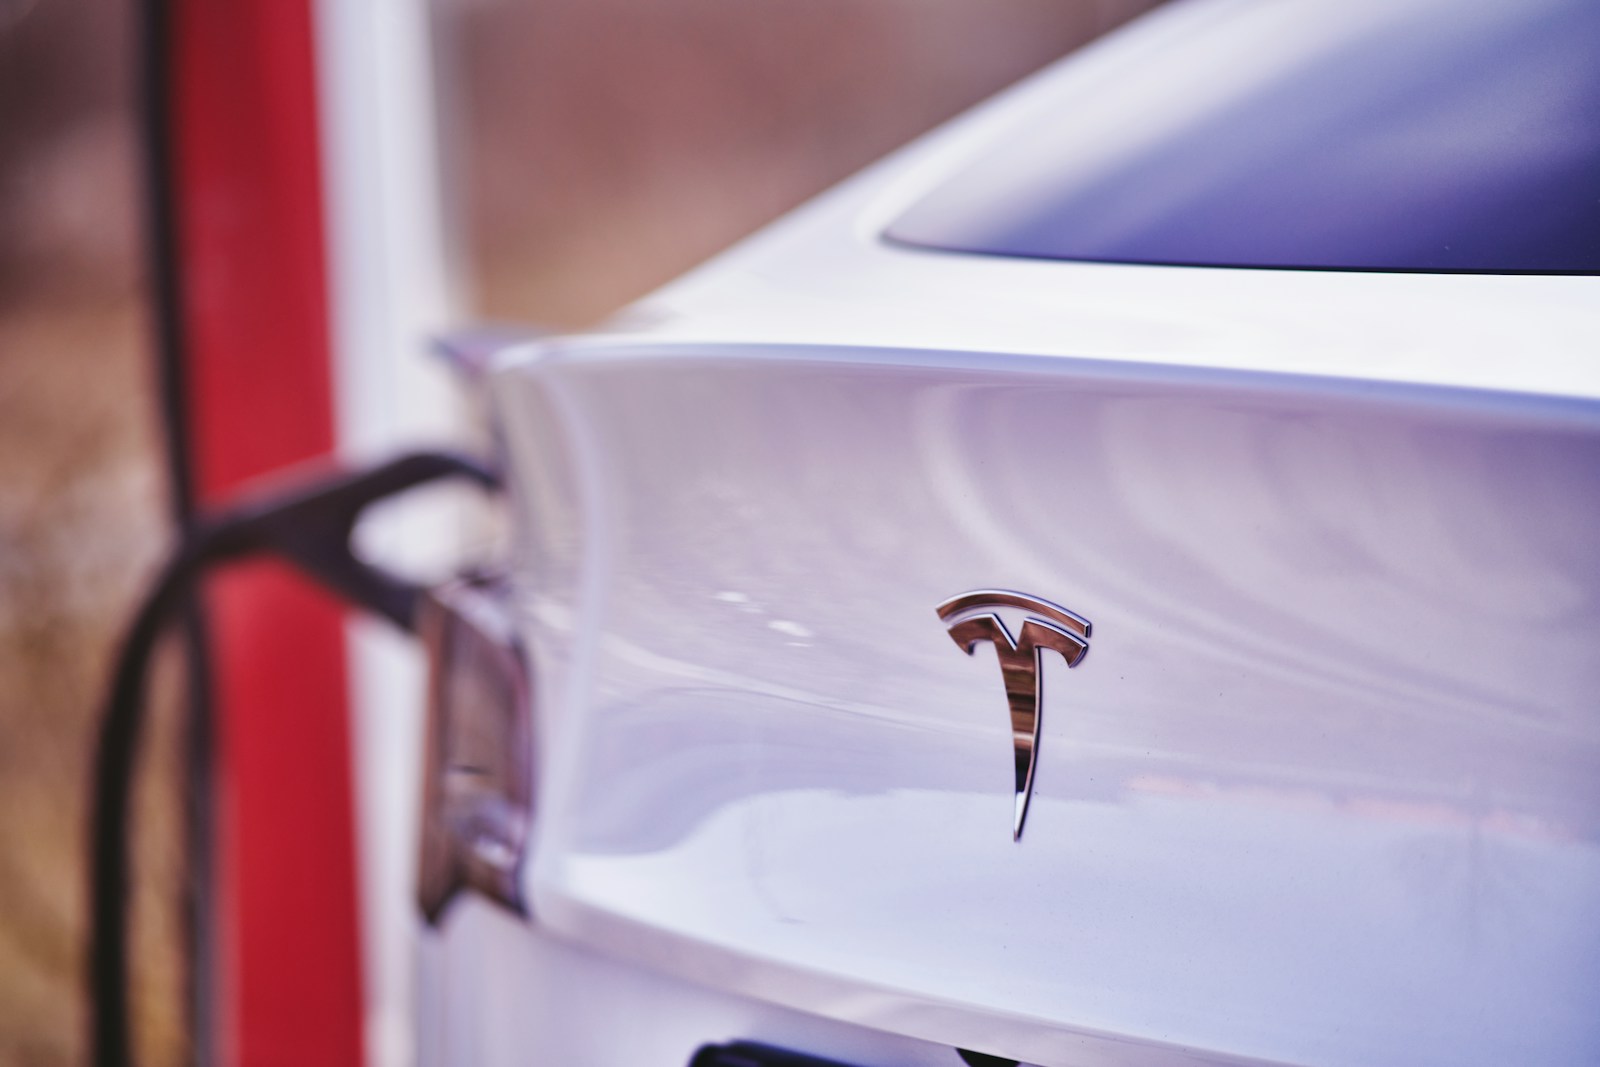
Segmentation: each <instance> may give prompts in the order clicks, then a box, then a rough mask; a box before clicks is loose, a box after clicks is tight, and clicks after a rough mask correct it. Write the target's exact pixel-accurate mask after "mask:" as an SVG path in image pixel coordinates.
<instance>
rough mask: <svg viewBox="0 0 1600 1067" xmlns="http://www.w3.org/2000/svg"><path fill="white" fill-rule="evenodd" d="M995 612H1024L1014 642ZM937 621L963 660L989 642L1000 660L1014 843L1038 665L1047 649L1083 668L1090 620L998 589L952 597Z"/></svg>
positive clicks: (1039, 697) (1024, 811) (1035, 716)
mask: <svg viewBox="0 0 1600 1067" xmlns="http://www.w3.org/2000/svg"><path fill="white" fill-rule="evenodd" d="M997 608H1015V609H1018V610H1021V611H1023V612H1026V618H1025V619H1024V621H1023V623H1022V626H1021V628H1020V629H1019V630H1018V631H1017V636H1016V637H1012V636H1011V631H1009V630H1007V629H1006V626H1005V623H1003V622H1001V621H1000V616H999V615H996V614H995V610H996V609H997ZM939 618H941V619H943V620H944V623H945V626H946V627H947V628H948V629H949V631H950V636H951V637H952V638H954V639H955V642H956V644H957V645H959V646H961V648H962V649H963V650H964V651H965V652H966V653H967V655H969V656H970V655H972V652H973V650H974V649H975V648H977V647H978V642H979V641H988V642H989V643H990V644H992V645H994V651H995V654H996V655H997V656H999V658H1000V676H1001V678H1002V679H1004V681H1005V685H1006V703H1007V704H1009V705H1010V706H1011V748H1012V756H1013V758H1014V759H1015V761H1016V774H1017V796H1016V808H1015V815H1014V818H1013V821H1012V824H1011V839H1012V840H1013V841H1015V840H1017V839H1019V838H1020V837H1022V823H1023V820H1025V819H1026V818H1027V817H1028V799H1029V798H1030V797H1031V796H1033V766H1034V763H1035V762H1036V761H1037V759H1038V755H1039V708H1040V705H1041V703H1042V702H1043V700H1044V688H1043V681H1042V679H1041V677H1040V670H1039V668H1040V666H1041V660H1043V658H1044V653H1045V649H1049V650H1050V651H1051V652H1055V653H1057V654H1058V655H1060V656H1061V658H1062V659H1064V660H1066V661H1067V666H1068V667H1076V666H1077V665H1078V664H1079V663H1081V662H1083V657H1084V654H1085V653H1087V652H1088V651H1089V629H1090V627H1089V620H1088V619H1085V618H1083V617H1082V616H1081V615H1075V614H1073V613H1072V612H1070V611H1068V610H1067V609H1066V608H1063V607H1058V606H1056V605H1055V604H1052V603H1050V602H1049V601H1048V600H1040V599H1039V598H1038V597H1031V596H1028V595H1026V594H1024V593H1008V592H1006V591H1005V590H1001V589H980V590H978V591H976V592H972V593H962V594H961V595H960V596H955V597H951V598H950V599H949V600H946V601H945V602H944V603H943V604H940V605H939Z"/></svg>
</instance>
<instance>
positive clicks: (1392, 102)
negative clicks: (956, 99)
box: [888, 0, 1600, 273]
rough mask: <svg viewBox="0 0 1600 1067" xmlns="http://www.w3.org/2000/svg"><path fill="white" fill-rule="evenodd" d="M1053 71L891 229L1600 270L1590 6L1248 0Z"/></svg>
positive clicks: (1596, 88)
mask: <svg viewBox="0 0 1600 1067" xmlns="http://www.w3.org/2000/svg"><path fill="white" fill-rule="evenodd" d="M1204 10H1206V9H1193V10H1191V12H1190V13H1188V15H1187V17H1189V18H1190V19H1191V21H1197V22H1198V24H1197V25H1196V26H1193V27H1190V28H1189V29H1190V32H1187V33H1184V34H1168V38H1169V39H1168V40H1167V41H1166V42H1165V43H1163V44H1161V45H1160V46H1158V47H1155V48H1152V49H1147V50H1146V52H1145V53H1144V54H1143V56H1142V58H1141V59H1140V60H1139V61H1136V62H1132V63H1128V64H1123V65H1122V66H1121V67H1120V68H1119V70H1118V75H1119V77H1118V79H1117V80H1114V81H1113V80H1109V79H1106V78H1104V77H1101V78H1100V79H1099V80H1098V81H1096V80H1094V78H1093V77H1089V78H1080V79H1079V82H1078V83H1076V84H1074V83H1064V84H1063V85H1062V92H1061V93H1060V95H1059V97H1058V99H1057V100H1056V102H1055V103H1056V110H1055V111H1053V112H1048V113H1046V114H1045V115H1043V117H1041V116H1039V115H1035V116H1034V117H1033V119H1032V120H1031V121H1029V122H1026V123H1024V125H1025V127H1026V128H1024V129H1021V130H1018V131H1016V132H1014V133H1012V134H1011V135H1009V137H1007V138H1004V139H1002V141H1001V142H1000V143H998V144H995V145H993V146H991V147H990V148H989V149H988V150H987V151H985V152H983V153H982V154H981V158H979V159H978V161H977V162H976V163H974V164H972V165H969V167H968V168H967V169H966V170H964V171H962V172H959V173H957V174H956V175H955V177H953V178H952V179H950V180H949V181H947V182H946V183H945V184H944V185H942V186H940V187H939V188H937V189H935V190H934V191H933V192H932V193H931V194H929V195H927V196H926V197H924V198H923V199H922V200H921V201H920V202H918V203H916V204H915V205H914V206H913V207H912V208H911V209H910V210H909V211H908V212H906V214H905V215H903V216H902V217H901V218H899V219H898V220H897V221H896V222H895V223H894V224H893V225H892V226H891V227H890V228H889V231H888V237H889V238H890V239H891V240H893V241H897V242H901V243H905V244H910V245H919V246H925V247H931V248H940V249H947V250H952V251H964V252H982V253H993V254H997V255H1007V256H1036V257H1045V258H1050V259H1080V260H1101V261H1116V262H1137V263H1171V264H1197V265H1218V266H1254V267H1317V268H1345V269H1364V270H1405V271H1495V272H1501V271H1505V272H1509V271H1530V272H1541V273H1543V272H1586V273H1587V272H1595V271H1600V0H1505V2H1478V0H1423V2H1420V3H1419V2H1401V0H1379V2H1371V0H1263V2H1259V3H1251V2H1236V3H1232V4H1213V5H1212V9H1211V10H1210V11H1208V12H1207V13H1208V14H1212V15H1214V16H1215V17H1211V18H1209V20H1206V21H1200V20H1196V19H1195V15H1194V12H1195V11H1204Z"/></svg>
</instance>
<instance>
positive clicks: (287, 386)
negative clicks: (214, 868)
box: [168, 0, 361, 1067]
mask: <svg viewBox="0 0 1600 1067" xmlns="http://www.w3.org/2000/svg"><path fill="white" fill-rule="evenodd" d="M311 2H312V0H226V2H223V0H172V9H173V12H172V13H173V20H172V23H171V25H172V27H173V32H174V40H173V41H172V51H171V55H172V62H173V69H172V71H171V79H172V80H171V84H172V85H173V92H172V98H171V99H170V100H169V101H168V106H169V107H170V108H171V109H172V115H173V118H174V127H175V134H174V141H175V147H174V153H175V157H176V158H175V160H174V168H173V170H174V181H175V184H176V187H177V189H176V192H177V197H176V199H177V216H178V217H177V226H178V241H179V243H178V249H179V264H180V272H181V286H182V308H183V311H182V314H183V318H184V328H185V331H186V335H187V337H188V339H189V352H188V357H189V360H190V363H189V366H188V367H187V373H188V380H189V382H190V411H189V413H188V415H189V419H190V421H191V429H192V434H193V442H194V452H195V455H194V457H193V463H194V467H195V470H194V473H195V480H196V486H197V490H198V495H199V497H200V500H201V501H202V503H204V502H214V501H216V500H218V499H220V498H222V497H225V496H227V495H228V494H229V493H230V492H231V491H232V490H233V489H235V488H236V487H237V486H238V485H239V484H240V483H241V482H244V481H246V480H248V479H250V478H251V477H253V476H255V475H258V474H261V473H263V472H266V471H270V470H274V469H276V468H278V467H281V466H283V465H285V464H289V463H294V462H297V461H300V460H303V459H306V458H308V457H313V456H318V455H323V454H326V453H327V452H329V451H330V450H331V449H332V447H333V444H334V421H333V420H334V415H333V397H332V368H331V365H330V355H329V325H328V315H327V310H328V307H327V305H328V300H327V295H326V283H327V269H326V266H325V263H324V237H323V218H322V182H321V175H320V166H319V150H318V139H317V137H318V135H317V107H316V99H317V97H316V77H315V69H314V48H313V39H312V32H313V28H312V13H311V6H310V5H311ZM213 594H214V595H213V599H212V603H211V606H212V615H211V618H212V620H213V624H214V628H215V631H216V632H215V635H214V639H215V651H216V657H217V663H216V674H217V692H216V698H217V709H218V714H219V724H218V725H219V729H218V748H219V751H218V759H219V769H220V772H221V773H220V775H219V782H220V790H221V797H220V803H221V810H220V812H219V829H218V834H219V842H218V844H219V849H218V854H219V858H220V863H221V870H220V872H219V875H220V877H219V885H220V891H221V894H222V900H221V902H220V903H221V909H220V910H221V914H222V922H223V924H224V929H223V930H222V938H221V945H222V955H223V958H222V960H221V961H220V963H221V967H220V968H219V971H220V973H221V975H222V976H223V981H224V982H225V983H226V988H225V989H224V990H223V991H222V997H221V998H220V1000H221V1003H222V1004H224V1005H225V1008H224V1018H223V1019H221V1020H220V1022H221V1033H222V1035H223V1041H224V1042H225V1045H224V1047H223V1049H222V1050H221V1051H222V1052H223V1053H224V1054H225V1062H233V1063H240V1064H249V1065H255V1064H263V1065H265V1064H285V1065H289V1064H292V1065H295V1067H311V1065H320V1064H328V1065H339V1067H346V1065H350V1064H357V1063H359V1062H360V1060H361V1037H360V1022H361V994H360V971H359V945H358V942H357V926H356V866H355V847H354V846H355V841H354V828H353V814H352V803H353V797H352V782H351V770H350V752H349V737H348V723H347V717H346V704H345V692H346V690H345V665H344V645H343V633H342V629H341V618H340V614H339V611H338V609H337V607H336V606H335V605H334V604H333V603H331V602H330V601H328V600H327V599H326V598H324V597H323V596H321V595H320V594H318V593H315V592H313V591H311V590H309V589H308V588H306V587H305V586H303V585H302V584H300V583H299V582H298V581H297V580H296V579H294V578H292V577H290V576H289V575H287V574H286V573H284V572H283V571H281V570H278V569H276V568H274V567H270V566H260V567H252V568H249V569H247V570H245V571H243V572H241V573H237V574H235V575H232V576H229V577H227V578H224V579H222V580H220V581H219V582H218V583H217V584H216V585H215V586H214V589H213Z"/></svg>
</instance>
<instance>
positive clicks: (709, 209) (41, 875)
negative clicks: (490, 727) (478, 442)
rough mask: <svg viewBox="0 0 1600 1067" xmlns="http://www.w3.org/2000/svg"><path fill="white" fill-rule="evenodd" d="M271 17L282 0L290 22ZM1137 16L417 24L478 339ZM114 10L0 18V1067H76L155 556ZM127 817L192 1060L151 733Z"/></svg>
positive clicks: (487, 16) (150, 969)
mask: <svg viewBox="0 0 1600 1067" xmlns="http://www.w3.org/2000/svg"><path fill="white" fill-rule="evenodd" d="M284 2H290V0H284ZM1150 6H1153V3H1152V0H804V2H800V0H791V2H788V3H780V2H778V0H515V2H513V0H437V4H436V16H437V26H438V41H439V49H440V55H439V60H440V71H441V80H442V83H443V84H442V87H441V88H442V94H443V98H444V100H443V108H442V115H443V116H444V118H443V124H444V129H443V130H442V134H443V138H442V141H443V144H444V145H445V152H444V155H445V157H446V159H445V162H444V169H445V176H446V185H447V188H448V189H449V191H450V196H451V204H450V211H451V213H452V215H453V217H454V218H455V219H456V222H457V225H458V237H459V241H460V248H461V251H462V256H461V265H460V269H461V273H462V276H463V277H462V281H463V283H464V291H465V292H467V293H468V294H469V297H470V304H471V306H470V308H469V310H470V312H471V313H472V314H473V315H477V316H483V317H489V318H494V319H500V320H512V321H525V322H531V323H535V324H538V325H540V326H544V327H549V328H555V329H577V328H582V327H584V326H586V325H589V324H592V323H594V322H596V321H598V320H600V319H602V318H604V317H605V316H606V315H607V314H608V313H610V312H612V311H614V310H616V309H618V308H620V307H621V306H623V305H624V304H626V303H628V302H629V301H631V300H633V299H634V298H636V297H638V296H640V295H642V294H644V293H646V292H648V291H649V290H651V289H652V288H654V287H655V286H657V285H659V284H661V283H662V282H665V281H667V280H669V279H671V278H672V277H673V276H675V275H676V274H678V273H680V272H681V271H683V270H684V269H685V268H687V267H690V266H692V265H693V264H695V263H696V262H698V261H699V260H701V259H703V258H705V257H706V256H708V255H710V254H712V253H714V252H716V251H718V250H719V249H721V248H723V247H725V246H726V245H728V244H729V243H731V242H733V241H734V240H736V239H738V238H739V237H741V236H743V235H744V234H746V233H749V232H751V231H752V230H754V229H756V228H758V227H759V226H760V225H761V224H763V223H764V222H767V221H768V220H770V219H772V218H774V217H776V216H777V215H779V214H781V213H782V212H783V211H785V210H786V209H788V208H790V207H793V206H795V205H796V204H798V203H800V202H801V201H803V200H805V199H806V198H807V197H809V196H811V195H812V194H814V193H816V192H818V191H820V190H822V189H823V188H825V187H827V186H828V185H830V184H832V183H833V182H835V181H837V180H839V179H841V178H843V177H845V176H847V175H848V174H850V173H851V172H853V171H854V170H856V169H858V168H860V167H861V166H864V165H865V164H867V163H870V162H871V161H872V160H874V159H875V158H877V157H878V156H880V155H882V154H883V153H884V152H886V151H888V150H890V149H892V148H894V147H896V146H897V145H899V144H901V143H903V142H905V141H906V140H908V139H909V138H911V137H913V136H915V135H916V134H918V133H920V132H922V131H924V130H926V129H928V128H930V127H932V126H934V125H936V124H937V123H938V122H940V121H941V120H943V119H945V118H948V117H950V116H952V115H954V114H956V113H957V112H959V111H960V110H962V109H963V108H965V107H966V106H968V105H970V104H972V103H975V102H977V101H979V100H981V99H983V98H984V97H986V96H988V95H989V94H991V93H993V92H994V91H996V90H997V89H1000V88H1002V87H1003V86H1005V85H1007V84H1009V83H1011V82H1013V81H1015V80H1016V79H1017V78H1019V77H1021V76H1022V75H1024V74H1027V73H1029V72H1031V71H1032V70H1035V69H1037V68H1038V67H1041V66H1043V65H1044V64H1046V63H1048V62H1049V61H1051V60H1053V59H1055V58H1057V57H1059V56H1061V55H1064V54H1065V53H1067V52H1068V51H1070V50H1072V49H1073V48H1074V47H1076V46H1077V45H1079V44H1081V43H1082V42H1084V41H1086V40H1088V39H1090V38H1092V37H1094V36H1096V35H1098V34H1100V33H1103V32H1105V31H1106V30H1108V29H1111V28H1112V27H1114V26H1116V25H1118V24H1120V23H1122V22H1124V21H1126V20H1127V19H1129V18H1131V17H1132V16H1133V15H1135V14H1137V13H1139V12H1140V11H1142V10H1143V9H1145V8H1147V7H1150ZM140 17H141V15H140V8H139V5H138V4H137V3H136V2H134V0H0V1063H5V1064H17V1065H32V1064H52V1065H53V1064H68V1063H77V1062H79V1061H80V1060H81V1058H82V1056H83V1052H84V1043H83V1034H82V1019H83V1014H82V1002H81V992H80V989H81V977H80V963H81V959H82V954H83V946H82V942H81V936H82V928H83V916H82V913H83V908H84V894H83V874H82V870H81V864H80V853H81V847H82V841H83V836H84V819H85V806H84V797H85V789H86V785H87V769H88V759H89V755H90V742H91V725H92V720H93V712H94V708H95V705H96V702H97V700H98V695H99V691H100V688H101V685H102V682H103V679H104V675H105V672H106V670H107V665H108V660H109V656H110V651H111V647H112V643H113V641H114V640H115V637H116V634H117V632H118V629H119V627H120V626H121V623H122V621H123V619H124V618H125V616H126V614H127V612H128V611H129V610H130V607H131V604H132V602H133V600H134V598H135V596H136V595H137V593H138V591H139V589H140V587H141V585H142V583H143V582H144V581H145V580H146V579H147V577H148V576H149V575H150V573H151V571H152V569H153V567H154V566H155V563H156V561H157V560H158V559H159V557H160V555H161V552H162V550H163V548H164V546H165V545H166V544H167V537H168V530H167V526H166V522H165V516H166V515H167V509H168V506H169V505H168V501H167V496H166V492H167V488H166V485H165V482H164V466H163V463H164V460H163V456H162V452H161V449H162V437H161V434H162V430H161V426H160V421H159V411H158V407H157V402H156V394H155V377H154V362H153V356H152V336H153V335H152V330H153V327H152V322H151V317H150V314H149V310H148V308H147V307H146V303H145V301H146V290H145V284H146V270H145V263H144V258H143V257H144V249H143V234H142V226H143V217H142V199H141V198H142V196H143V190H142V188H141V184H140V183H141V176H140V170H139V166H140V160H139V152H140V145H139V142H138V123H137V100H136V98H135V92H136V80H137V69H138V66H137V62H138V61H137V55H136V52H135V49H136V44H137V32H136V31H137V27H138V24H139V21H138V20H139V19H140ZM177 673H178V671H177V670H176V669H175V666H174V665H173V664H168V665H166V669H165V670H164V671H163V674H164V675H165V678H164V680H158V692H159V693H160V694H161V697H160V699H159V700H158V714H157V716H156V719H157V726H158V728H157V729H156V731H155V735H154V737H153V738H152V744H151V748H150V753H151V756H150V759H149V761H148V762H147V767H149V768H150V769H149V773H147V774H146V775H145V777H144V782H143V786H142V790H143V796H142V799H141V801H140V803H141V805H142V806H143V808H144V809H145V811H144V813H143V814H142V815H141V817H140V819H139V826H140V835H141V836H140V839H139V844H138V847H139V856H140V860H139V862H140V868H139V873H138V881H139V885H140V887H141V893H140V898H139V902H138V910H137V916H138V924H139V934H138V941H137V943H136V945H135V953H136V958H137V959H138V960H139V966H140V977H139V980H138V982H137V986H138V997H139V1023H138V1025H139V1029H140V1041H141V1046H142V1047H143V1048H144V1050H145V1059H146V1062H149V1063H182V1062H185V1061H186V1060H187V1046H186V1043H185V1040H184V1036H183V1035H184V1030H185V1023H184V1017H183V1009H182V1003H181V995H180V990H181V988H182V981H181V975H182V940H183V938H182V927H181V923H180V922H179V920H178V909H177V904H176V902H177V900H178V895H179V893H180V892H181V890H182V885H183V877H182V871H183V864H182V858H181V849H180V847H179V843H180V841H181V832H180V816H179V810H180V807H179V800H178V798H179V795H180V794H179V790H178V783H177V777H178V776H177V773H176V768H177V767H178V766H179V759H178V758H177V755H176V752H177V748H178V744H179V740H178V738H177V736H176V728H175V727H174V726H173V725H172V724H173V722H174V721H175V720H176V718H177V716H176V715H173V714H171V712H172V711H173V710H174V708H175V704H176V697H175V694H176V691H177V688H178V687H177V685H176V681H175V677H176V675H177Z"/></svg>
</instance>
